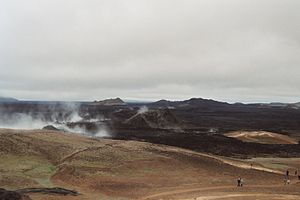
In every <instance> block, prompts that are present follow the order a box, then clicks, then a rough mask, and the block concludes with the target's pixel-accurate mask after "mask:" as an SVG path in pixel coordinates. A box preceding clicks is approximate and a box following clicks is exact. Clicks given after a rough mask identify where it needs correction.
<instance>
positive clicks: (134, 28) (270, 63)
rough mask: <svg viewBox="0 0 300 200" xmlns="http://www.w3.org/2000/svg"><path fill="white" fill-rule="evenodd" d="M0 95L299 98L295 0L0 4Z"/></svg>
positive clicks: (299, 22) (299, 10) (299, 18)
mask: <svg viewBox="0 0 300 200" xmlns="http://www.w3.org/2000/svg"><path fill="white" fill-rule="evenodd" d="M0 96H10V97H16V98H19V99H24V100H94V99H99V100H100V99H104V98H110V97H121V98H124V99H148V100H158V99H162V98H164V99H187V98H190V97H203V98H212V99H216V100H221V101H229V102H238V101H241V102H268V101H282V102H298V101H300V1H299V0H126V1H125V0H63V1H62V0H42V1H41V0H26V1H24V0H1V1H0Z"/></svg>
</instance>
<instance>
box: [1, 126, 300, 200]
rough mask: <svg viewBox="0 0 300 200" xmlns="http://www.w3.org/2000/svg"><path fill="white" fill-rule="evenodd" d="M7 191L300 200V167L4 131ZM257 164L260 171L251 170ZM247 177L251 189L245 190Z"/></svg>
mask: <svg viewBox="0 0 300 200" xmlns="http://www.w3.org/2000/svg"><path fill="white" fill-rule="evenodd" d="M0 157H1V163H0V172H1V174H0V187H3V188H7V189H19V188H26V187H54V186H59V187H64V188H68V189H75V190H77V191H78V192H80V193H81V195H80V196H76V197H73V196H58V195H44V194H30V197H31V198H32V199H34V200H35V199H36V200H41V199H43V200H54V199H55V200H57V199H58V200H59V199H66V200H79V199H80V200H81V199H83V200H84V199H86V200H88V199H89V200H96V199H186V200H188V199H191V200H192V199H198V200H204V199H207V200H210V199H220V200H225V199H234V200H240V199H244V200H248V199H257V200H265V199H278V200H279V199H300V190H299V189H300V184H298V183H297V180H296V177H292V182H291V185H289V186H284V185H283V173H284V171H285V170H286V169H290V170H291V171H292V170H295V169H298V168H300V159H298V158H293V159H283V158H280V159H279V158H253V159H251V160H238V159H230V158H226V157H217V156H214V155H208V154H202V153H197V152H194V151H189V150H184V149H180V148H175V147H169V146H164V145H155V144H151V143H144V142H134V141H119V140H107V139H95V138H89V137H84V136H79V135H75V134H70V133H62V132H54V131H45V130H43V131H42V130H35V131H19V130H8V129H1V130H0ZM251 164H252V168H251V166H250V165H251ZM238 177H242V178H243V179H244V180H245V187H243V188H237V187H236V186H235V185H236V181H235V180H236V179H237V178H238Z"/></svg>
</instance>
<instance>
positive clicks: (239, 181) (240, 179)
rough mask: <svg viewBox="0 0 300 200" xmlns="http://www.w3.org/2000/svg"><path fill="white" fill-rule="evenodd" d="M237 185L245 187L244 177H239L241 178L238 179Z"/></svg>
mask: <svg viewBox="0 0 300 200" xmlns="http://www.w3.org/2000/svg"><path fill="white" fill-rule="evenodd" d="M237 186H238V187H243V179H242V178H241V177H239V178H238V179H237Z"/></svg>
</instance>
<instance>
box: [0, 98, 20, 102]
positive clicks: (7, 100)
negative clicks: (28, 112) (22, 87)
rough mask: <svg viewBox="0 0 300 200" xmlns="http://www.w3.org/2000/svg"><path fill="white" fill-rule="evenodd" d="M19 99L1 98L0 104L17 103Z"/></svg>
mask: <svg viewBox="0 0 300 200" xmlns="http://www.w3.org/2000/svg"><path fill="white" fill-rule="evenodd" d="M16 101H19V100H18V99H15V98H12V97H0V102H16Z"/></svg>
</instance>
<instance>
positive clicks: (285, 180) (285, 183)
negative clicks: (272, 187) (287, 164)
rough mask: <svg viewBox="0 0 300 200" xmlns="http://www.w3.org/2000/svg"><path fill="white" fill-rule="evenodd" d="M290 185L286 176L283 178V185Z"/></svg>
mask: <svg viewBox="0 0 300 200" xmlns="http://www.w3.org/2000/svg"><path fill="white" fill-rule="evenodd" d="M290 183H291V180H290V179H289V177H288V176H285V177H284V185H289V184H290Z"/></svg>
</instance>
